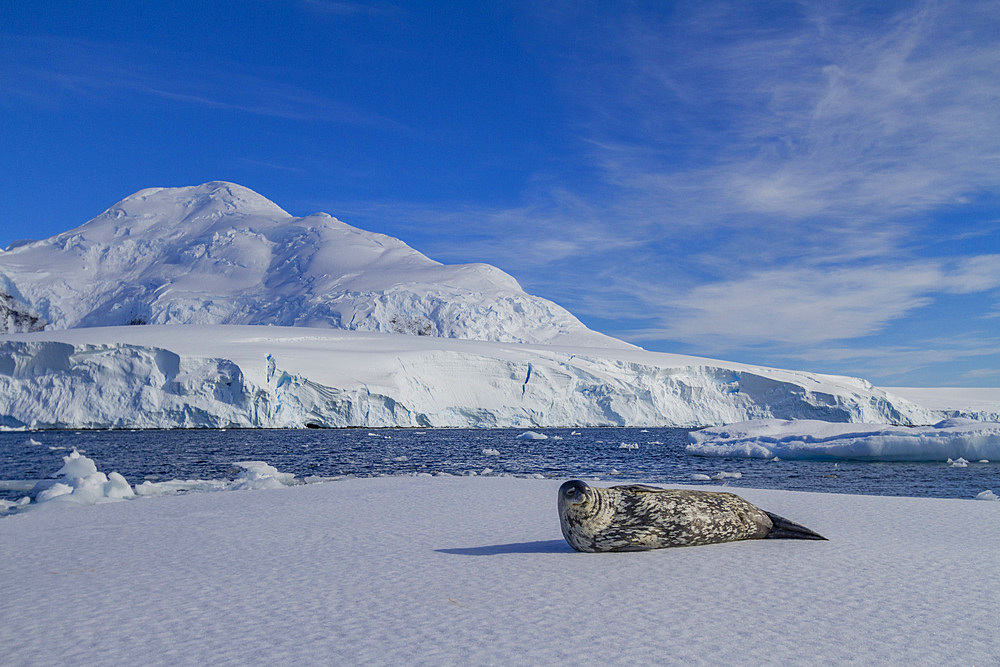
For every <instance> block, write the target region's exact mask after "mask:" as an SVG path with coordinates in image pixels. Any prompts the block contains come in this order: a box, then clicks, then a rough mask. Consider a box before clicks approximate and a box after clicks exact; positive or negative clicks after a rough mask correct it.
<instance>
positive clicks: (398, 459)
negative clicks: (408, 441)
mask: <svg viewBox="0 0 1000 667" xmlns="http://www.w3.org/2000/svg"><path fill="white" fill-rule="evenodd" d="M392 460H393V461H395V462H396V463H405V462H406V461H409V460H410V457H409V456H405V455H404V456H394V457H393V459H392Z"/></svg>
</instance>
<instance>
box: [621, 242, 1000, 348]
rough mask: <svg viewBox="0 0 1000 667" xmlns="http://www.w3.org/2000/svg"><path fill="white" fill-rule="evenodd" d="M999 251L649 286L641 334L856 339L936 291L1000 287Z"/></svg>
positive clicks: (725, 341) (697, 338)
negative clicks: (651, 317)
mask: <svg viewBox="0 0 1000 667" xmlns="http://www.w3.org/2000/svg"><path fill="white" fill-rule="evenodd" d="M998 267H1000V257H998V256H996V255H984V256H977V257H971V258H967V259H963V260H961V261H958V260H952V261H948V262H941V261H931V260H923V261H911V262H908V263H902V262H897V263H892V264H881V265H873V266H861V267H844V266H838V267H830V266H793V267H786V268H775V269H766V270H759V269H754V268H752V267H749V268H747V270H746V273H745V275H743V276H741V277H739V278H734V279H731V280H725V281H716V282H707V283H703V284H699V285H697V286H695V287H693V288H692V289H690V290H687V291H685V292H682V293H674V292H673V291H668V290H663V289H656V288H654V287H649V288H647V289H646V290H643V289H642V288H641V287H640V286H639V285H634V286H633V289H635V290H636V291H640V292H642V291H645V293H646V294H647V295H648V296H647V301H648V304H649V307H650V310H651V311H652V312H661V313H664V314H663V315H661V316H660V317H659V318H658V320H659V322H660V323H661V326H660V328H648V329H646V330H645V331H644V332H642V333H641V334H640V337H641V338H645V339H655V338H660V339H663V338H667V339H673V340H678V341H684V342H702V343H704V342H705V341H706V340H713V341H714V342H715V344H716V345H722V346H725V347H729V348H730V349H732V348H739V347H747V346H752V345H759V344H762V343H776V342H777V343H794V344H799V345H816V344H820V343H827V342H830V341H837V340H847V339H853V338H861V337H864V336H869V335H872V334H876V333H878V332H880V331H881V330H882V329H884V328H885V327H886V325H887V324H888V323H889V322H892V321H894V320H897V319H899V318H902V317H904V316H907V315H909V314H911V313H912V311H914V310H917V309H919V308H922V307H924V306H927V305H929V304H931V303H932V302H933V300H934V299H935V298H936V297H937V296H938V295H945V294H973V293H977V292H986V291H989V290H993V289H996V288H998V287H1000V270H998Z"/></svg>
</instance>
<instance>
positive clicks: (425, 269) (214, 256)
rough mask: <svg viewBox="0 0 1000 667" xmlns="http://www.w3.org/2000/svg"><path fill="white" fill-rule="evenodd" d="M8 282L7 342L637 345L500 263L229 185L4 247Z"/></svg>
mask: <svg viewBox="0 0 1000 667" xmlns="http://www.w3.org/2000/svg"><path fill="white" fill-rule="evenodd" d="M3 285H6V286H8V287H10V289H8V290H6V293H5V295H6V297H7V301H9V303H7V302H4V304H2V306H0V307H5V308H6V310H4V311H2V312H0V315H2V314H3V312H8V313H13V315H7V316H6V319H5V320H3V321H4V322H6V323H7V324H6V325H5V326H6V328H5V329H4V330H3V331H0V333H2V332H15V331H28V330H31V325H28V324H25V322H27V321H28V320H27V319H25V318H29V317H34V318H35V321H36V322H37V324H36V325H35V326H34V328H38V326H44V327H45V328H47V329H69V328H74V327H94V326H117V325H124V324H272V325H282V326H308V327H332V328H342V329H348V330H358V331H376V332H385V333H407V334H412V335H427V336H443V337H449V338H463V339H473V340H496V341H504V342H518V343H555V342H560V343H567V344H579V345H587V346H598V347H630V346H629V345H628V344H627V343H624V342H622V341H619V340H617V339H614V338H611V337H609V336H605V335H603V334H600V333H598V332H595V331H592V330H590V329H588V328H586V327H585V326H584V325H583V324H582V323H581V322H580V321H579V320H577V319H576V318H575V317H574V316H573V315H572V314H570V313H569V312H568V311H567V310H565V309H564V308H562V307H560V306H558V305H556V304H555V303H552V302H551V301H547V300H545V299H542V298H539V297H535V296H532V295H529V294H527V293H525V292H524V291H523V290H522V289H521V287H520V286H519V285H518V284H517V281H516V280H514V278H512V277H511V276H510V275H508V274H506V273H504V272H503V271H501V270H500V269H497V268H496V267H493V266H490V265H487V264H461V265H444V264H441V263H439V262H436V261H433V260H431V259H429V258H428V257H426V256H424V255H422V254H421V253H419V252H417V251H416V250H413V249H412V248H410V247H409V246H407V245H406V244H405V243H403V242H402V241H399V240H398V239H394V238H392V237H389V236H385V235H383V234H376V233H371V232H366V231H363V230H361V229H357V228H355V227H351V226H350V225H347V224H345V223H343V222H340V221H339V220H336V219H335V218H332V217H330V216H329V215H326V214H324V213H317V214H314V215H310V216H307V217H304V218H296V217H293V216H291V215H289V214H288V213H287V212H285V211H284V210H282V209H281V208H280V207H278V206H277V205H276V204H274V203H273V202H270V201H268V200H267V199H265V198H264V197H262V196H260V195H258V194H257V193H255V192H253V191H251V190H249V189H247V188H244V187H241V186H238V185H235V184H232V183H223V182H212V183H205V184H203V185H200V186H195V187H186V188H150V189H147V190H142V191H140V192H137V193H136V194H134V195H132V196H130V197H126V198H125V199H123V200H122V201H121V202H119V203H117V204H115V205H114V206H112V207H111V208H109V209H108V210H107V211H105V212H104V213H102V214H101V215H99V216H97V217H96V218H94V219H92V220H90V221H89V222H87V223H86V224H84V225H82V226H81V227H78V228H76V229H73V230H70V231H68V232H64V233H62V234H59V235H57V236H54V237H52V238H50V239H46V240H43V241H35V242H31V243H23V244H19V245H18V246H16V247H12V248H8V249H7V250H6V251H4V252H0V286H3ZM17 318H20V319H17ZM15 319H17V322H15V321H14V320H15Z"/></svg>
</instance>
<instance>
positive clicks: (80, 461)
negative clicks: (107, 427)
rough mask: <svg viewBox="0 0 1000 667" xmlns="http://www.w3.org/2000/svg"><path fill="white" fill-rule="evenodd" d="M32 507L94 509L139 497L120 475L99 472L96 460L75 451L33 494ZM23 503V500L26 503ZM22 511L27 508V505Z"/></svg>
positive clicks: (23, 505) (36, 485)
mask: <svg viewBox="0 0 1000 667" xmlns="http://www.w3.org/2000/svg"><path fill="white" fill-rule="evenodd" d="M31 495H32V496H33V497H34V504H33V505H32V507H38V506H44V507H50V506H54V505H57V504H66V503H69V504H73V505H93V504H95V503H101V502H108V501H113V500H123V499H127V498H132V497H133V496H134V495H135V493H134V492H133V490H132V487H131V486H130V485H129V483H128V482H127V481H126V480H125V478H124V477H122V476H121V475H119V474H118V473H117V472H112V473H110V474H105V473H103V472H99V471H98V470H97V464H95V463H94V461H93V460H92V459H89V458H87V457H86V456H83V455H82V454H80V452H78V451H77V450H76V449H75V448H74V449H73V451H72V452H70V454H69V455H68V456H64V457H63V466H62V468H60V469H59V470H58V472H56V474H55V477H54V478H53V479H47V480H42V481H40V482H38V483H37V484H35V485H34V488H32V490H31ZM22 502H23V500H22ZM19 507H21V508H24V507H26V505H25V504H21V505H19Z"/></svg>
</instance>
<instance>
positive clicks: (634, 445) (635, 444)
mask: <svg viewBox="0 0 1000 667" xmlns="http://www.w3.org/2000/svg"><path fill="white" fill-rule="evenodd" d="M618 449H639V443H638V442H623V443H622V444H620V445H618Z"/></svg>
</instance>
